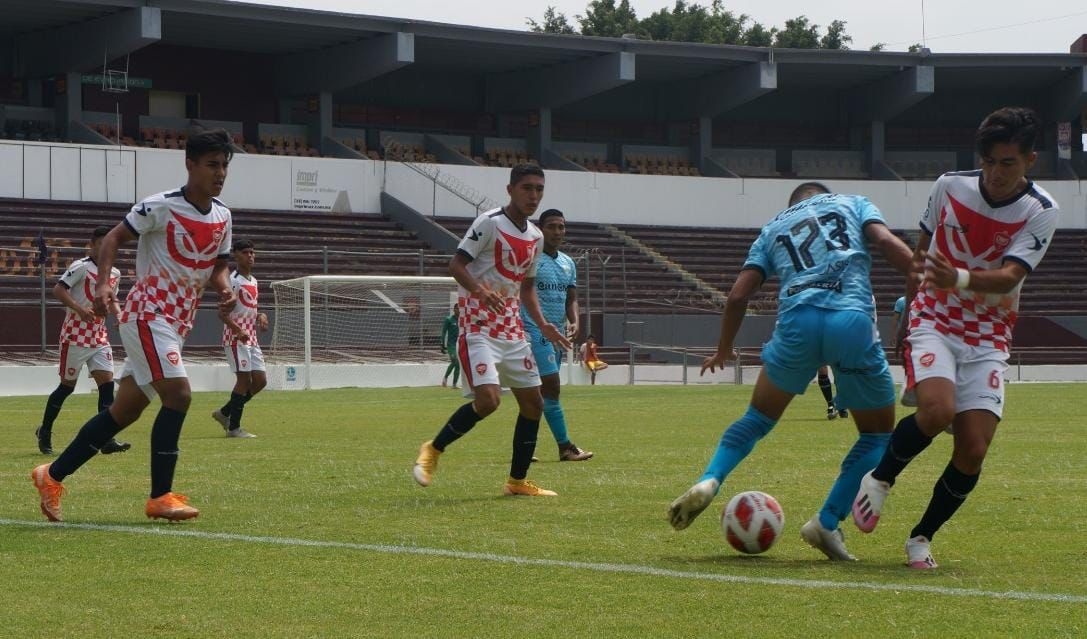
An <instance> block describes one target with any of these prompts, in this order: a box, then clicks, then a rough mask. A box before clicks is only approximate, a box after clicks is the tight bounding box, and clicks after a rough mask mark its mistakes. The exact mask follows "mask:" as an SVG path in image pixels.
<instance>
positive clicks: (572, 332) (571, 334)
mask: <svg viewBox="0 0 1087 639" xmlns="http://www.w3.org/2000/svg"><path fill="white" fill-rule="evenodd" d="M580 330H581V326H580V325H578V323H577V322H567V323H566V337H567V339H569V340H570V341H573V340H574V338H575V337H577V333H578V331H580Z"/></svg>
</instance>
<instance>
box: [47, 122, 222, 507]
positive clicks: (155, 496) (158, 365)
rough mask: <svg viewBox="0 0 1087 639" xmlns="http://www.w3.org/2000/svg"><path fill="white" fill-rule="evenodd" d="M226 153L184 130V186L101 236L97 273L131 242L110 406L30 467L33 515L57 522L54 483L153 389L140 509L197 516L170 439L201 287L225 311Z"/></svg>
mask: <svg viewBox="0 0 1087 639" xmlns="http://www.w3.org/2000/svg"><path fill="white" fill-rule="evenodd" d="M232 155H233V152H232V150H231V141H230V137H229V136H228V135H227V133H226V131H222V130H216V131H203V132H200V133H196V134H194V135H193V136H192V137H190V138H189V139H188V141H187V143H186V146H185V168H186V170H187V171H188V181H187V182H186V184H185V186H183V187H182V188H180V189H177V190H175V191H167V192H165V193H160V194H158V195H153V196H151V197H149V198H147V199H145V200H143V201H142V202H140V203H138V204H136V205H135V206H133V207H132V210H131V211H129V212H128V214H127V215H126V216H125V218H124V220H123V221H122V222H121V223H120V224H118V225H117V226H116V227H114V228H113V230H111V231H110V232H109V234H107V235H106V237H104V238H103V239H102V246H101V248H100V250H99V265H98V266H99V270H100V271H101V272H111V269H112V268H113V262H114V259H115V258H116V255H117V248H118V247H119V246H120V245H122V244H125V243H126V242H131V241H132V240H138V244H137V249H136V282H135V283H134V284H133V286H132V289H131V290H130V291H129V293H128V297H127V298H126V299H125V306H124V310H123V311H122V312H121V315H120V317H119V321H120V323H121V331H120V332H121V341H122V343H123V344H124V347H125V352H126V355H127V358H126V360H125V364H124V367H123V369H122V371H121V376H120V379H121V382H120V387H119V389H118V391H117V399H116V401H114V402H113V405H112V406H110V407H109V408H108V409H106V410H104V411H102V412H100V413H98V415H96V416H95V417H93V418H91V420H90V421H88V422H87V423H86V424H84V425H83V428H81V429H80V431H79V433H78V434H77V435H76V436H75V439H73V440H72V442H71V443H70V444H68V447H67V448H65V449H64V451H63V452H61V454H60V456H59V457H57V459H56V460H55V461H53V463H52V464H42V465H41V466H38V467H37V468H35V469H34V470H33V472H32V473H31V478H32V479H33V480H34V486H35V487H36V488H37V489H38V494H39V496H40V498H41V510H42V514H44V515H45V516H46V518H47V519H49V520H50V521H61V519H62V517H61V507H60V499H61V496H62V495H63V494H64V486H63V485H62V484H61V482H63V481H64V480H65V479H66V478H67V477H68V476H69V475H71V474H72V473H74V472H75V471H76V470H78V469H79V468H80V467H81V466H83V464H86V463H87V462H88V461H90V459H91V458H92V457H94V455H95V454H96V453H97V452H98V451H99V450H100V449H101V448H102V446H103V445H104V444H105V443H106V442H107V441H109V440H110V439H112V438H113V437H114V436H116V435H117V433H119V432H121V431H122V430H123V429H124V428H125V427H127V426H129V425H130V424H132V423H133V422H135V421H136V420H137V419H139V417H140V415H141V414H142V413H143V411H144V409H145V408H147V406H148V405H149V404H150V403H151V399H152V398H153V397H154V396H155V395H158V396H159V397H160V398H161V400H162V408H161V409H159V412H158V415H157V416H156V417H155V422H154V424H153V425H152V427H151V495H150V498H149V499H148V500H147V505H146V508H145V509H144V512H145V514H146V515H147V516H148V517H153V518H159V517H162V518H165V519H169V520H172V521H173V520H182V519H191V518H193V517H196V516H197V515H199V514H200V513H199V511H198V510H197V509H195V508H193V507H192V506H190V505H188V503H187V502H188V499H187V498H186V497H185V496H184V495H181V494H178V493H174V492H173V480H174V470H175V468H176V466H177V459H178V455H179V453H180V451H179V450H178V440H179V439H180V436H181V426H182V424H183V423H184V421H185V413H186V412H187V411H188V410H189V402H190V401H191V399H192V393H191V390H190V388H189V378H188V377H187V375H186V373H185V364H184V362H183V361H182V359H181V350H182V345H183V343H184V341H185V336H186V335H188V333H189V331H190V330H191V329H192V322H193V318H194V317H195V314H196V309H197V307H198V306H199V304H200V297H201V295H202V294H203V292H204V287H205V285H207V284H209V283H210V285H211V286H212V287H213V290H215V291H216V292H217V293H218V295H219V309H220V310H221V311H228V310H230V309H231V308H233V307H234V302H235V297H234V293H233V292H232V291H231V289H230V282H229V281H228V280H227V256H228V255H227V248H228V247H229V246H230V240H231V238H230V232H231V218H230V209H228V208H227V207H226V206H224V205H223V203H222V202H220V201H219V200H217V199H215V196H217V195H219V193H220V192H221V191H222V189H223V183H224V182H225V181H226V175H227V166H228V165H229V163H230V159H231V157H232ZM209 276H210V280H209ZM115 302H116V297H115V295H114V292H113V289H112V288H111V287H110V285H109V281H108V280H105V279H100V280H99V281H98V282H97V283H96V285H95V289H94V309H95V312H96V313H97V314H99V315H105V313H106V311H107V310H108V309H109V308H110V307H111V306H112V305H113V304H114V303H115Z"/></svg>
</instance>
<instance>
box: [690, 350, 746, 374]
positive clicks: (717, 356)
mask: <svg viewBox="0 0 1087 639" xmlns="http://www.w3.org/2000/svg"><path fill="white" fill-rule="evenodd" d="M737 357H739V355H738V354H737V353H736V349H731V350H728V351H725V352H724V353H722V352H721V351H717V352H716V353H714V354H713V355H712V356H710V357H707V358H706V359H704V360H702V370H701V371H699V373H698V376H699V377H702V376H703V375H705V374H706V371H707V370H708V371H709V372H711V373H716V372H717V371H718V370H725V363H726V362H729V361H732V360H734V359H736V358H737Z"/></svg>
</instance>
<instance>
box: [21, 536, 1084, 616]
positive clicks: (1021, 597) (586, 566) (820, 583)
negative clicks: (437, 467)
mask: <svg viewBox="0 0 1087 639" xmlns="http://www.w3.org/2000/svg"><path fill="white" fill-rule="evenodd" d="M0 526H11V527H19V528H48V529H50V530H57V529H70V530H89V531H94V532H111V533H128V534H133V535H157V536H161V537H189V538H194V539H206V540H210V541H229V542H239V543H247V544H265V545H271V546H301V547H307V548H334V549H339V550H356V551H362V552H374V553H382V554H387V555H419V556H426V557H441V558H444V559H459V560H465V561H485V562H490V563H496V564H510V565H516V566H540V567H545V568H566V569H570V570H579V571H589V572H600V573H617V574H627V575H638V576H647V577H666V578H670V579H690V580H695V581H710V582H720V583H730V584H754V585H761V586H785V587H790V588H811V589H820V590H826V589H838V590H865V591H872V590H883V591H893V592H917V593H925V594H934V595H945V596H952V597H978V598H982V599H1000V600H1016V601H1053V602H1058V603H1071V604H1084V603H1087V595H1070V594H1062V593H1047V592H1020V591H1016V590H1006V591H997V590H980V589H976V588H949V587H945V586H929V585H925V584H916V583H882V582H872V581H830V580H825V579H780V578H773V577H749V576H745V575H725V574H720V573H712V572H694V571H686V570H671V569H668V568H655V567H653V566H640V565H637V564H613V563H597V562H587V561H562V560H559V559H533V558H530V557H514V556H512V555H496V554H492V553H479V552H463V551H459V550H445V549H442V548H421V547H417V546H391V545H386V544H359V543H352V542H346V541H321V540H317V539H296V538H292V537H261V536H256V535H239V534H236V533H220V532H206V531H201V530H186V529H184V528H181V527H180V526H146V527H142V526H115V525H102V524H75V523H50V522H45V521H23V520H18V519H3V518H0Z"/></svg>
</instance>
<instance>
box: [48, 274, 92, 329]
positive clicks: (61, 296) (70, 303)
mask: <svg viewBox="0 0 1087 639" xmlns="http://www.w3.org/2000/svg"><path fill="white" fill-rule="evenodd" d="M53 297H55V298H57V299H58V300H60V303H61V304H64V305H65V306H67V307H68V308H69V309H70V310H71V311H72V312H73V313H75V314H76V315H77V316H78V317H79V319H81V320H83V321H84V322H93V321H94V309H92V308H84V307H82V306H80V305H79V303H78V302H76V301H75V298H74V297H72V294H71V293H69V292H68V287H67V286H66V285H65V284H64V282H57V283H56V285H55V286H53Z"/></svg>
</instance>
